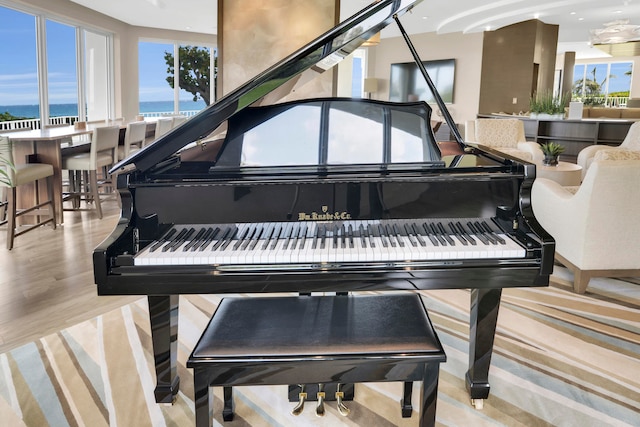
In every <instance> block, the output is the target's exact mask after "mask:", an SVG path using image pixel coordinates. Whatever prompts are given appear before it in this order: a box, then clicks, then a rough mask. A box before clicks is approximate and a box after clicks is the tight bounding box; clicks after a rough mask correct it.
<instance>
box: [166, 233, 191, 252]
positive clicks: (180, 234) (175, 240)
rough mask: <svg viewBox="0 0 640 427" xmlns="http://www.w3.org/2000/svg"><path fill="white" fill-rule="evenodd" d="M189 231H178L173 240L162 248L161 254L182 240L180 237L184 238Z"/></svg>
mask: <svg viewBox="0 0 640 427" xmlns="http://www.w3.org/2000/svg"><path fill="white" fill-rule="evenodd" d="M188 231H189V230H188V229H187V228H183V229H182V230H180V232H179V233H178V234H177V235H176V236H175V237H174V238H173V239H171V240H170V241H169V242H168V243H167V244H166V245H165V246H163V247H162V252H166V251H168V250H169V249H171V247H173V245H174V244H175V243H176V242H177V241H179V240H180V239H182V236H184V235H185V234H187V232H188Z"/></svg>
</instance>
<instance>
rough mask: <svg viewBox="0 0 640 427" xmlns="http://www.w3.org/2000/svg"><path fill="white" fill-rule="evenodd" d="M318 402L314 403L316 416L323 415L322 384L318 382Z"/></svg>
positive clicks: (323, 396) (323, 395)
mask: <svg viewBox="0 0 640 427" xmlns="http://www.w3.org/2000/svg"><path fill="white" fill-rule="evenodd" d="M317 397H318V404H317V405H316V416H318V417H324V398H325V393H324V384H318V394H317Z"/></svg>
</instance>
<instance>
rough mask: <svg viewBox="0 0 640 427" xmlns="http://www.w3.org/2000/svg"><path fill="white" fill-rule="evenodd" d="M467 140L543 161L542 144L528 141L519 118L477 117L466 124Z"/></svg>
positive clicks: (507, 152) (503, 151)
mask: <svg viewBox="0 0 640 427" xmlns="http://www.w3.org/2000/svg"><path fill="white" fill-rule="evenodd" d="M465 136H466V138H465V140H466V142H468V143H471V144H474V143H475V144H482V145H486V146H487V147H490V148H493V149H494V150H497V151H500V152H502V153H505V154H508V155H510V156H513V157H517V158H518V159H521V160H525V161H527V162H531V163H538V164H540V163H542V160H543V159H544V154H543V153H542V150H541V149H540V145H538V144H537V143H536V142H532V141H527V140H526V138H525V136H524V123H523V122H522V120H519V119H476V120H468V121H467V122H466V124H465Z"/></svg>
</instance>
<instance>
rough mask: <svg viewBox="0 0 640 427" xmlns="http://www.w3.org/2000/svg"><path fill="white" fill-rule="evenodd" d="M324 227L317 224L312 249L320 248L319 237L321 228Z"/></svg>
mask: <svg viewBox="0 0 640 427" xmlns="http://www.w3.org/2000/svg"><path fill="white" fill-rule="evenodd" d="M321 228H322V226H321V225H316V231H315V233H313V240H311V249H317V248H318V239H319V237H320V229H321Z"/></svg>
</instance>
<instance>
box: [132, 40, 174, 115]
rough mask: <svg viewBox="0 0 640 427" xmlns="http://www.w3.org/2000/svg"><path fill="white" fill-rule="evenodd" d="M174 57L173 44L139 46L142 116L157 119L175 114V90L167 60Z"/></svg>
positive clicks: (143, 43) (145, 44)
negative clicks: (170, 80) (170, 81)
mask: <svg viewBox="0 0 640 427" xmlns="http://www.w3.org/2000/svg"><path fill="white" fill-rule="evenodd" d="M172 55H173V44H167V43H152V42H140V43H139V44H138V64H139V65H138V67H139V68H138V73H139V74H138V76H139V96H140V106H139V108H140V114H143V115H147V116H156V117H157V116H162V115H170V114H173V113H174V110H175V108H174V105H173V104H174V95H173V89H172V87H171V84H170V83H169V81H168V73H167V68H168V64H167V60H168V59H167V58H169V56H171V57H173V56H172ZM171 64H172V65H173V61H172V62H171ZM172 81H173V80H172Z"/></svg>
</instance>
